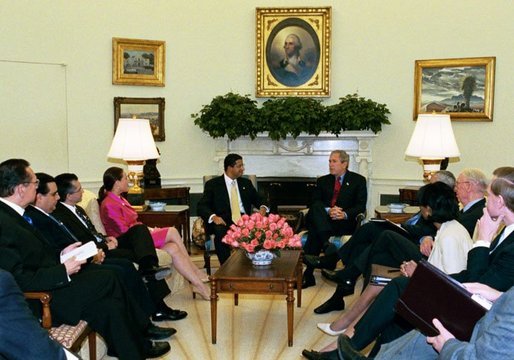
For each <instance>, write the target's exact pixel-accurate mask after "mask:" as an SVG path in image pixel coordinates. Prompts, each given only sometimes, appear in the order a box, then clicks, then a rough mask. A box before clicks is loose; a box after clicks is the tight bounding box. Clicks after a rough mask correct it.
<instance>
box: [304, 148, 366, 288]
mask: <svg viewBox="0 0 514 360" xmlns="http://www.w3.org/2000/svg"><path fill="white" fill-rule="evenodd" d="M348 162H349V156H348V154H347V153H346V152H345V151H343V150H334V151H332V152H331V153H330V157H329V160H328V163H329V170H330V174H328V175H325V176H322V177H320V178H319V179H318V180H317V182H316V189H315V191H314V194H313V199H312V204H311V205H310V207H309V213H308V214H307V229H308V230H309V233H308V237H307V241H306V242H305V246H304V248H303V250H304V252H305V254H307V255H319V254H320V252H321V250H324V249H327V247H328V245H329V243H328V239H329V238H330V236H332V235H338V236H339V235H346V234H352V233H353V232H354V230H355V228H356V226H357V221H356V217H357V215H358V214H360V213H364V212H365V211H366V201H367V199H368V192H367V189H366V179H365V178H364V177H363V176H362V175H359V174H357V173H354V172H351V171H349V170H348ZM313 273H314V268H312V267H307V269H306V270H305V272H304V275H303V288H307V287H309V286H313V285H315V284H316V281H315V280H314V274H313Z"/></svg>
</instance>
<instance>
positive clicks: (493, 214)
mask: <svg viewBox="0 0 514 360" xmlns="http://www.w3.org/2000/svg"><path fill="white" fill-rule="evenodd" d="M493 175H494V177H493V180H492V182H491V185H490V186H489V187H488V189H487V207H486V208H485V209H484V210H483V216H482V217H481V218H480V220H479V222H478V227H477V231H478V233H477V237H478V239H479V240H477V241H476V242H475V245H474V247H473V249H471V250H470V251H469V252H468V261H467V267H466V270H463V271H461V272H460V273H458V274H452V275H451V276H452V277H453V278H454V279H456V280H457V281H459V282H461V283H463V282H480V283H482V284H485V285H488V286H490V287H492V288H494V289H496V290H499V291H507V290H508V289H509V288H510V287H512V286H513V285H514V167H502V168H498V169H496V170H495V171H494V173H493ZM502 223H503V224H505V228H504V229H503V231H501V232H500V234H499V235H498V236H495V234H496V233H497V232H498V230H499V228H500V226H501V225H502ZM408 280H409V279H408V278H406V277H399V278H396V279H393V280H392V281H391V282H390V283H389V284H388V285H387V286H386V287H385V288H384V290H383V291H382V292H381V293H380V295H379V296H378V297H377V299H376V300H375V302H374V303H373V304H372V305H371V306H370V307H369V309H368V310H367V311H366V313H365V314H364V315H363V316H362V318H361V319H360V320H359V322H357V324H356V325H355V333H354V335H353V337H352V339H351V341H350V344H351V346H352V347H353V348H354V349H357V350H362V349H364V348H365V347H366V346H367V345H369V344H370V343H371V342H372V341H373V340H375V338H376V337H377V336H378V339H377V342H376V346H375V348H374V351H373V353H375V352H376V351H377V350H378V348H379V346H380V345H381V344H385V343H388V342H390V341H393V340H394V339H396V338H398V337H399V336H402V335H403V334H405V333H406V331H408V330H411V327H410V326H409V325H408V324H406V323H405V321H403V320H402V319H400V318H398V317H397V316H396V315H395V312H394V306H395V304H396V302H397V300H398V298H399V297H400V296H401V294H402V293H403V291H404V290H405V287H406V286H407V284H408ZM379 335H380V336H379Z"/></svg>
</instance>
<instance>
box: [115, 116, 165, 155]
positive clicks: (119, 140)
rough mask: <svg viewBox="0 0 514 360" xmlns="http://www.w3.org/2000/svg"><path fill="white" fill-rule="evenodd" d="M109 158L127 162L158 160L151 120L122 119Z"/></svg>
mask: <svg viewBox="0 0 514 360" xmlns="http://www.w3.org/2000/svg"><path fill="white" fill-rule="evenodd" d="M107 156H108V157H110V158H115V159H123V160H125V161H138V160H147V159H158V158H159V153H158V152H157V148H156V147H155V142H154V139H153V135H152V131H151V129H150V122H149V120H147V119H120V120H119V121H118V127H117V128H116V133H115V134H114V139H113V140H112V144H111V148H110V150H109V153H108V154H107Z"/></svg>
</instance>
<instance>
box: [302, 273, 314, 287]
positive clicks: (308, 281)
mask: <svg viewBox="0 0 514 360" xmlns="http://www.w3.org/2000/svg"><path fill="white" fill-rule="evenodd" d="M315 285H316V279H315V278H314V276H313V275H311V276H305V275H304V276H303V278H302V289H307V288H308V287H311V286H315Z"/></svg>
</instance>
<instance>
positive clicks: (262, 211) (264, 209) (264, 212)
mask: <svg viewBox="0 0 514 360" xmlns="http://www.w3.org/2000/svg"><path fill="white" fill-rule="evenodd" d="M259 213H260V214H261V216H266V215H267V212H266V208H265V207H264V206H262V207H261V208H260V209H259Z"/></svg>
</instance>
